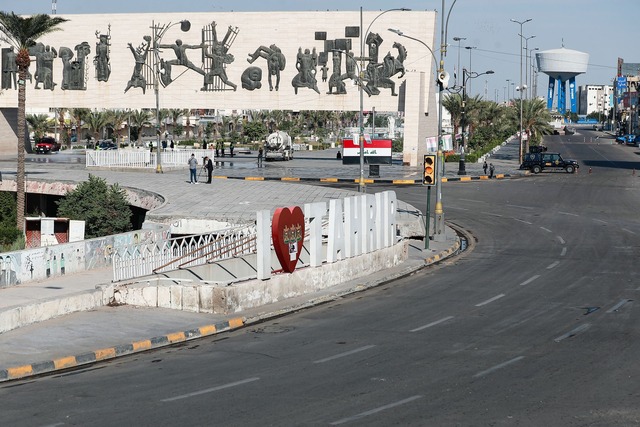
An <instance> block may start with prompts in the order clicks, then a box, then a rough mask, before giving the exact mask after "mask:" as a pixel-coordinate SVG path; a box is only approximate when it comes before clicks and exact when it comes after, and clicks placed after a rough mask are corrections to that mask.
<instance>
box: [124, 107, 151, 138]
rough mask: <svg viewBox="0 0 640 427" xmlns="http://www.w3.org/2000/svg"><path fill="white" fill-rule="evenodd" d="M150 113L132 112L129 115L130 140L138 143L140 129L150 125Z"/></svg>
mask: <svg viewBox="0 0 640 427" xmlns="http://www.w3.org/2000/svg"><path fill="white" fill-rule="evenodd" d="M150 120H151V112H150V111H149V110H133V111H131V113H130V117H129V121H130V122H129V124H130V125H131V127H132V129H131V138H133V140H134V141H139V140H140V137H141V136H142V128H143V127H145V126H149V125H151V121H150Z"/></svg>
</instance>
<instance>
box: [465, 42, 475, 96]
mask: <svg viewBox="0 0 640 427" xmlns="http://www.w3.org/2000/svg"><path fill="white" fill-rule="evenodd" d="M464 48H465V49H467V50H468V51H469V71H471V70H473V68H471V51H472V50H473V49H477V47H476V46H465V47H464ZM462 78H463V80H464V76H463V77H462ZM469 89H471V88H469Z"/></svg>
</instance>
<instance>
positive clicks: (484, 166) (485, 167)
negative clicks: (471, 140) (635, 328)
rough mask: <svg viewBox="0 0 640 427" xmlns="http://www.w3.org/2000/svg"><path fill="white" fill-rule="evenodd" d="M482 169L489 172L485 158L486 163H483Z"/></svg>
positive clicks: (485, 172)
mask: <svg viewBox="0 0 640 427" xmlns="http://www.w3.org/2000/svg"><path fill="white" fill-rule="evenodd" d="M482 170H483V171H484V174H485V175H486V174H487V161H486V160H485V161H484V163H483V164H482Z"/></svg>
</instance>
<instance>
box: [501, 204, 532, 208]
mask: <svg viewBox="0 0 640 427" xmlns="http://www.w3.org/2000/svg"><path fill="white" fill-rule="evenodd" d="M507 206H511V207H512V208H520V209H533V207H531V206H520V205H510V204H508V203H507Z"/></svg>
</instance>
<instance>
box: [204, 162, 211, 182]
mask: <svg viewBox="0 0 640 427" xmlns="http://www.w3.org/2000/svg"><path fill="white" fill-rule="evenodd" d="M204 167H205V168H207V184H211V174H213V162H212V161H211V159H210V158H209V157H206V156H205V158H204Z"/></svg>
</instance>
